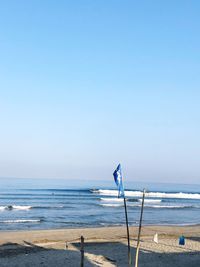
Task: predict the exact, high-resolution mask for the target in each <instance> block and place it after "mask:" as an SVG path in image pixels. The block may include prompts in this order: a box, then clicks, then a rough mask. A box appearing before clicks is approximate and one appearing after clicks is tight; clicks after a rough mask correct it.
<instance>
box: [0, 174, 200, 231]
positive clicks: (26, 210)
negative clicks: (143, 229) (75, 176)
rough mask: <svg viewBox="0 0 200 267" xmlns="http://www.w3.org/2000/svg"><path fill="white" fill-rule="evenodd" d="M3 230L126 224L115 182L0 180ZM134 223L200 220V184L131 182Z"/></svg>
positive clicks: (129, 198) (130, 205)
mask: <svg viewBox="0 0 200 267" xmlns="http://www.w3.org/2000/svg"><path fill="white" fill-rule="evenodd" d="M0 182H1V189H0V230H24V229H25V230H26V229H50V228H55V229H56V228H76V227H92V226H98V227H101V226H102V227H103V226H115V225H124V224H125V217H124V207H123V200H122V199H119V198H117V191H116V188H115V185H114V182H113V181H112V180H110V181H105V182H103V181H102V182H99V181H87V182H84V181H76V182H73V181H69V180H63V179H62V180H61V179H55V180H53V179H11V178H10V179H3V178H1V179H0ZM126 188H127V190H126V197H127V206H128V217H129V223H130V225H137V224H138V221H139V216H140V207H141V198H142V191H141V190H142V189H143V188H146V190H147V193H146V198H145V206H144V219H143V224H145V225H150V224H164V225H176V224H178V225H193V224H199V223H200V185H178V184H156V183H138V182H134V181H133V182H127V184H126Z"/></svg>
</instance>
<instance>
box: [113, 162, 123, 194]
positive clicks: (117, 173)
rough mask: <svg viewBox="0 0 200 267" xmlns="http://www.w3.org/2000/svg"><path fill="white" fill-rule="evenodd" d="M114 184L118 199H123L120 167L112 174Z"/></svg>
mask: <svg viewBox="0 0 200 267" xmlns="http://www.w3.org/2000/svg"><path fill="white" fill-rule="evenodd" d="M113 176H114V180H115V183H116V185H117V187H118V197H124V186H123V182H122V169H121V165H120V164H119V165H118V166H117V169H116V170H115V171H114V173H113Z"/></svg>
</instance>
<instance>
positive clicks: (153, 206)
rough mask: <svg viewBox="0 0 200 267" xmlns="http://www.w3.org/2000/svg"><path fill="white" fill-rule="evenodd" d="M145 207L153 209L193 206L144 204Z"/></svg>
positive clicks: (189, 206) (188, 206)
mask: <svg viewBox="0 0 200 267" xmlns="http://www.w3.org/2000/svg"><path fill="white" fill-rule="evenodd" d="M145 207H146V208H153V209H185V208H194V207H195V206H192V205H182V206H181V205H145Z"/></svg>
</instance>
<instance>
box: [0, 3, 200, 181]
mask: <svg viewBox="0 0 200 267" xmlns="http://www.w3.org/2000/svg"><path fill="white" fill-rule="evenodd" d="M199 10H200V3H199V1H183V0H181V1H178V0H177V1H170V0H168V1H118V0H109V1H107V0H101V1H93V0H90V1H50V0H48V1H47V0H46V1H45V0H44V1H37V0H34V1H20V0H19V1H14V0H13V1H9V2H8V1H1V3H0V124H1V128H0V129H1V131H0V177H27V178H28V177H31V178H66V179H85V180H87V179H99V180H100V179H102V180H105V179H110V178H111V177H112V172H113V169H114V168H115V166H116V165H117V164H118V162H121V164H122V166H123V169H124V174H125V176H126V179H128V180H132V181H134V180H135V181H137V180H141V181H160V182H166V181H169V182H180V183H199V177H200V167H199V166H200V164H199V163H200V162H199V158H200V138H199V136H200V124H199V121H200V107H199V102H200V101H199V100H200V75H199V74H200V73H199V72H200V71H199V70H200V35H199V27H200V17H199Z"/></svg>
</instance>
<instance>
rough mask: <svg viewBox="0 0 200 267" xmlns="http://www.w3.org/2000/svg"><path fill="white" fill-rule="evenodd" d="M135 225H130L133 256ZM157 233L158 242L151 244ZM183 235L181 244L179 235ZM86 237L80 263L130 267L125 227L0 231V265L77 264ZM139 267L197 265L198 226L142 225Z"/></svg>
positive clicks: (199, 261) (199, 248)
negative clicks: (82, 239)
mask: <svg viewBox="0 0 200 267" xmlns="http://www.w3.org/2000/svg"><path fill="white" fill-rule="evenodd" d="M137 231H138V228H137V227H131V228H130V235H131V253H132V258H133V264H132V266H134V257H135V248H136V243H137V242H136V238H137ZM156 232H157V233H158V239H159V243H158V244H157V243H155V242H153V235H154V234H155V233H156ZM182 234H183V235H184V236H185V237H186V244H185V246H179V244H178V237H179V236H180V235H182ZM81 235H83V236H84V238H85V262H84V263H85V265H84V266H88V267H89V266H106V267H109V266H128V264H127V241H126V228H125V227H105V228H87V229H59V230H37V231H36V230H34V231H16V232H14V231H12V232H11V231H8V232H0V267H4V266H7V267H18V266H19V267H25V266H26V267H29V266H35V267H36V266H43V267H47V266H48V267H59V266H62V267H64V266H72V267H76V266H80V258H81V255H80V236H81ZM139 266H140V267H144V266H145V267H146V266H147V267H148V266H151V267H154V266H155V267H157V266H159V267H166V266H170V267H173V266H176V267H179V266H180V267H184V266H190V267H192V266H195V267H197V266H200V226H182V227H177V226H144V227H143V230H142V236H141V246H140V254H139Z"/></svg>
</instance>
